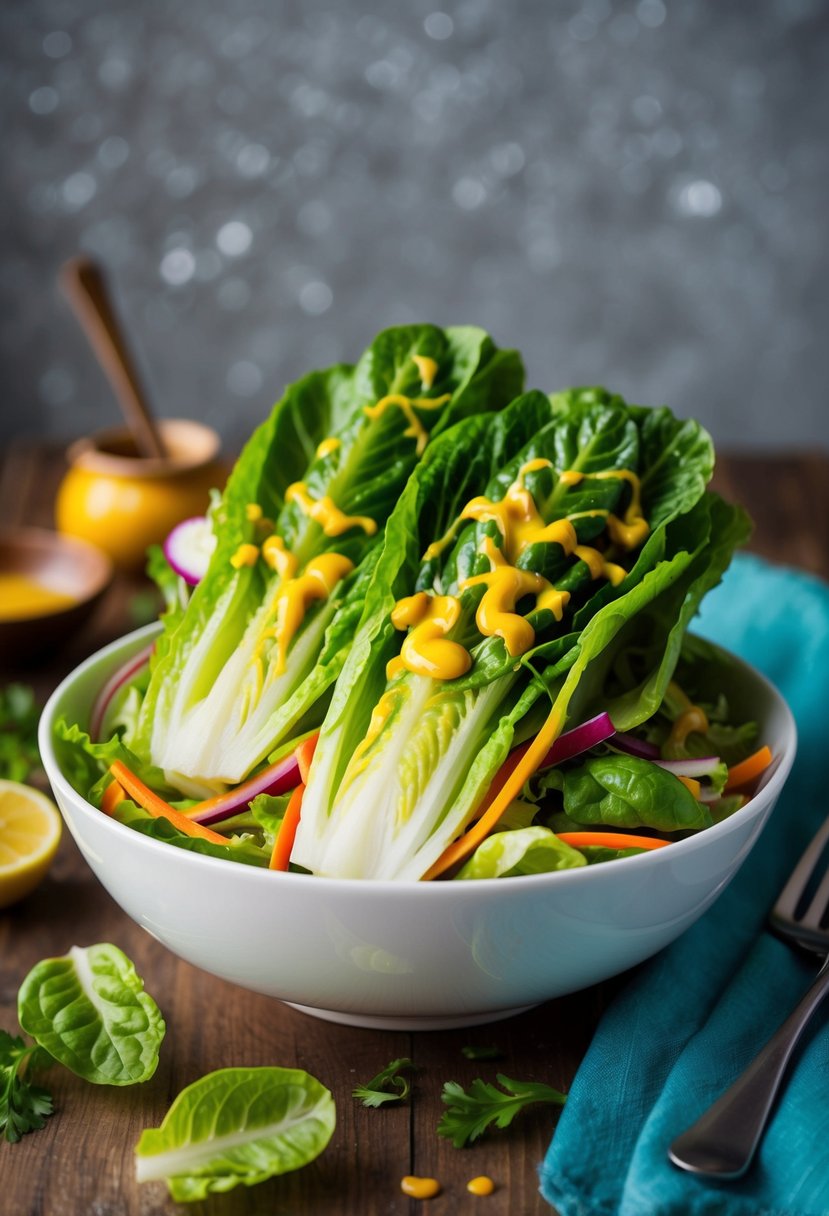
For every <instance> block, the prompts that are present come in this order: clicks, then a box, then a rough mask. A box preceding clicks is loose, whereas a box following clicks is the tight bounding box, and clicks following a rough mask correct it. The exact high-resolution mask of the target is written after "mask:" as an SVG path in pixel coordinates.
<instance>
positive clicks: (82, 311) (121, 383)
mask: <svg viewBox="0 0 829 1216" xmlns="http://www.w3.org/2000/svg"><path fill="white" fill-rule="evenodd" d="M60 284H61V287H62V289H63V292H64V294H65V295H66V297H67V299H68V300H69V303H70V304H71V306H72V310H73V312H74V313H75V316H76V317H77V319H78V321H79V322H80V324H81V326H82V328H83V330H84V333H85V334H86V336H87V338H88V340H89V343H90V345H91V347H92V349H93V350H94V352H95V355H96V357H97V359H98V362H99V363H100V365H101V368H102V369H103V371H104V373H105V375H106V377H107V379H108V380H109V382H110V384H111V385H112V388H113V389H114V391H115V395H116V397H117V398H118V402H119V404H120V406H121V409H122V411H123V413H124V416H125V418H126V420H127V423H128V425H129V428H130V430H131V431H132V434H133V438H134V439H135V444H136V447H137V449H138V452H139V455H141V456H154V457H163V456H166V454H167V453H166V450H165V448H164V443H163V441H162V438H161V436H160V434H159V432H158V427H157V425H156V422H155V419H154V418H153V415H152V411H151V410H150V407H149V404H148V401H147V396H146V394H145V392H144V389H143V387H142V385H141V380H140V377H139V375H138V371H137V368H136V366H135V362H134V360H133V357H132V355H131V353H130V350H129V347H128V346H127V341H126V338H125V336H124V331H123V329H122V327H121V324H120V322H119V321H118V317H117V316H116V313H115V308H114V305H113V302H112V296H111V295H110V292H109V288H108V287H107V283H106V279H105V278H104V275H103V272H102V271H101V269H100V267H99V266H98V265H97V263H95V262H93V261H92V259H91V258H88V257H84V256H81V257H76V258H72V259H71V260H70V261H69V262H67V263H66V264H65V265H64V266H63V267H62V268H61V272H60Z"/></svg>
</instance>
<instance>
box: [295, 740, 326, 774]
mask: <svg viewBox="0 0 829 1216" xmlns="http://www.w3.org/2000/svg"><path fill="white" fill-rule="evenodd" d="M319 737H320V733H319V731H317V733H316V734H315V735H309V736H308V738H307V739H303V741H302V743H300V745H299V747H298V748H297V749H296V751H295V752H294V755H295V756H296V762H297V764H298V765H299V775H300V778H301V779H302V784H303V785H307V784H308V771H309V769H310V768H311V761H312V760H313V758H314V752H315V751H316V750H317V744H318V743H319Z"/></svg>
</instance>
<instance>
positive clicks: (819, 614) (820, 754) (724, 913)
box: [540, 556, 829, 1216]
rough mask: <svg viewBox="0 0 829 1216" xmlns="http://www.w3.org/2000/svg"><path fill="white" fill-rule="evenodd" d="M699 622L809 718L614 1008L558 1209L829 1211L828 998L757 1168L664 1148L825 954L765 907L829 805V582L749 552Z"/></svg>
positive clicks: (546, 1175)
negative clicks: (695, 915)
mask: <svg viewBox="0 0 829 1216" xmlns="http://www.w3.org/2000/svg"><path fill="white" fill-rule="evenodd" d="M694 629H695V631H696V632H698V633H702V634H704V635H705V636H707V637H709V638H711V639H713V640H714V641H716V642H719V643H720V644H721V645H723V646H725V647H727V648H728V649H729V650H732V651H735V652H736V653H737V654H739V655H741V656H743V657H744V658H745V659H747V660H748V661H749V662H750V663H753V664H754V665H755V666H756V667H758V668H759V669H760V670H761V671H762V672H764V673H765V674H766V675H767V676H768V677H769V679H770V680H772V682H773V683H774V684H776V685H777V687H778V688H779V689H780V691H781V692H782V693H783V695H784V696H785V697H786V699H787V700H788V702H789V705H790V706H791V708H792V711H793V713H794V715H795V718H796V720H797V727H798V735H799V745H798V755H797V760H796V762H795V767H794V769H793V771H792V774H791V776H790V778H789V781H788V782H787V784H786V787H785V789H784V791H783V793H782V795H781V797H780V800H779V802H778V804H777V807H776V809H775V811H774V813H773V814H772V816H771V819H770V820H769V822H768V824H767V825H766V828H765V830H764V832H763V834H762V836H761V837H760V840H759V841H758V843H757V845H756V846H755V848H754V849H753V851H752V853H751V854H750V855H749V857H748V860H747V861H746V862H745V864H744V865H743V867H742V869H741V870H740V871H739V873H738V875H737V877H736V878H735V879H734V881H733V882H732V883H731V885H730V886H729V887H727V888H726V891H725V892H724V894H723V895H722V896H721V897H720V898H719V899H718V900H717V902H716V903H715V904H714V905H713V907H712V908H710V909H709V911H708V912H707V913H706V914H705V915H704V916H703V917H702V918H701V919H700V920H699V921H697V923H696V924H695V925H693V926H692V927H691V928H690V929H689V930H688V931H687V932H686V933H685V934H683V936H682V937H681V938H679V939H678V940H677V941H676V942H674V943H673V944H672V945H671V946H668V947H667V948H666V949H665V950H663V951H662V952H661V953H660V954H658V955H657V956H656V957H655V958H653V959H652V960H650V961H649V962H648V963H646V964H645V965H644V966H643V967H641V968H640V969H639V970H637V971H635V972H634V973H633V975H632V977H631V979H630V981H629V982H628V983H627V985H626V986H625V987H624V989H623V990H622V991H621V993H620V994H619V996H618V997H616V998H615V1000H614V1001H613V1003H612V1004H611V1005H610V1007H609V1009H608V1011H607V1013H606V1014H605V1016H604V1017H603V1019H602V1021H601V1023H600V1025H599V1028H598V1030H597V1032H596V1035H595V1038H594V1039H593V1042H592V1044H591V1046H590V1049H589V1051H588V1053H587V1055H586V1057H585V1059H584V1061H583V1063H582V1065H581V1068H580V1069H579V1071H578V1073H577V1075H576V1077H575V1079H574V1082H573V1085H572V1088H571V1092H570V1096H569V1098H568V1100H567V1104H566V1106H565V1108H564V1111H563V1114H562V1117H561V1119H560V1121H559V1124H558V1127H557V1129H556V1133H555V1136H554V1138H553V1142H552V1144H551V1145H550V1148H549V1151H548V1153H547V1157H546V1159H545V1161H544V1162H543V1164H542V1166H541V1168H540V1176H541V1192H542V1194H543V1195H544V1196H545V1198H546V1199H547V1200H548V1201H549V1202H550V1203H551V1204H553V1205H554V1206H555V1207H556V1208H557V1209H558V1210H559V1212H560V1213H561V1216H702V1214H703V1213H704V1214H705V1216H711V1214H712V1213H717V1216H749V1213H750V1214H751V1216H829V1019H827V1016H826V1010H825V1009H824V1010H822V1011H820V1012H819V1013H818V1014H817V1015H816V1017H815V1023H814V1031H813V1033H812V1035H811V1038H810V1040H809V1042H808V1044H807V1046H806V1047H805V1049H804V1050H803V1051H802V1052H801V1053H800V1054H799V1055H798V1057H797V1058H796V1061H795V1067H794V1070H793V1072H792V1073H791V1075H790V1080H789V1082H788V1086H787V1088H786V1090H785V1092H784V1095H783V1097H782V1099H781V1100H780V1102H779V1105H778V1107H777V1111H776V1114H775V1116H774V1118H773V1121H772V1123H771V1126H770V1128H769V1130H768V1131H767V1133H766V1136H765V1139H764V1141H763V1143H762V1145H761V1148H760V1151H759V1154H758V1156H757V1158H756V1159H755V1163H754V1166H753V1167H752V1169H751V1170H750V1171H749V1173H748V1174H747V1175H746V1176H745V1177H744V1178H742V1179H740V1180H739V1181H737V1182H731V1183H716V1182H709V1181H704V1180H700V1179H698V1178H696V1177H695V1176H693V1175H690V1174H686V1173H684V1172H682V1171H680V1170H677V1169H676V1168H675V1167H674V1166H672V1165H670V1163H669V1162H668V1160H667V1157H666V1150H667V1147H668V1145H669V1144H670V1142H671V1141H672V1140H673V1139H674V1137H675V1136H677V1135H678V1134H679V1133H680V1132H681V1131H684V1130H685V1128H687V1127H688V1126H689V1125H690V1124H691V1123H693V1122H694V1120H695V1119H696V1118H697V1117H698V1116H699V1115H700V1114H701V1113H702V1111H703V1110H704V1109H705V1108H706V1107H707V1106H709V1105H710V1103H711V1102H712V1101H713V1100H714V1099H715V1098H716V1097H718V1096H719V1094H720V1093H721V1092H722V1091H723V1090H724V1089H725V1088H726V1087H727V1086H728V1085H729V1084H730V1083H731V1081H733V1080H734V1079H735V1078H736V1077H737V1076H738V1074H739V1073H740V1072H741V1071H742V1069H743V1068H744V1067H745V1065H746V1064H747V1063H748V1062H749V1060H750V1059H751V1058H752V1057H753V1056H754V1055H755V1054H756V1052H757V1051H758V1050H759V1048H760V1047H761V1046H762V1045H763V1043H765V1042H766V1040H767V1039H768V1038H770V1037H771V1035H772V1034H773V1032H774V1031H775V1030H776V1029H777V1027H778V1025H779V1024H780V1023H781V1022H782V1021H783V1020H784V1018H785V1017H786V1016H787V1014H788V1013H790V1012H791V1010H792V1009H793V1008H794V1006H795V1004H796V1003H797V1001H798V999H799V998H800V996H801V995H802V993H803V992H804V991H805V990H806V988H807V987H808V985H809V983H810V982H811V981H812V979H813V978H814V976H815V975H816V974H817V970H818V965H819V964H818V961H817V960H815V961H814V962H813V961H812V960H810V959H809V958H808V956H801V955H799V954H797V953H795V952H794V951H793V950H792V949H791V948H790V947H788V946H786V945H785V944H784V943H782V942H781V941H779V940H777V939H776V938H774V937H772V936H771V935H770V934H769V933H768V932H767V931H766V930H765V917H766V914H767V912H768V910H769V908H770V907H771V905H772V904H773V903H774V900H775V898H776V896H777V893H778V890H779V889H780V888H781V887H782V885H783V883H784V882H785V880H786V878H787V877H788V874H789V872H790V871H791V869H792V868H793V866H794V864H795V862H796V861H797V858H798V857H799V856H800V854H801V852H802V851H803V849H804V848H805V846H806V844H807V843H808V841H809V839H810V838H811V836H812V835H813V834H814V832H815V831H816V830H817V828H818V827H819V825H820V823H821V822H822V821H823V819H824V818H825V817H826V815H827V814H829V782H827V775H826V774H827V762H828V761H829V731H827V727H826V720H827V714H829V586H827V585H825V584H823V583H821V582H820V581H818V580H817V579H814V578H810V577H809V576H808V575H805V574H801V573H799V572H796V571H793V570H788V569H783V568H780V567H774V566H771V565H768V564H767V563H765V562H762V561H760V560H759V559H757V558H753V557H747V556H740V557H738V558H737V559H736V560H735V561H734V563H733V565H732V567H731V569H730V570H729V572H728V574H727V576H726V579H725V581H724V582H723V584H722V585H721V586H720V587H718V588H717V589H716V590H715V591H714V592H712V593H711V595H710V596H709V597H708V598H707V599H706V602H705V608H704V610H703V613H702V616H701V617H700V618H698V620H697V621H696V622H695V625H694ZM617 864H624V863H617Z"/></svg>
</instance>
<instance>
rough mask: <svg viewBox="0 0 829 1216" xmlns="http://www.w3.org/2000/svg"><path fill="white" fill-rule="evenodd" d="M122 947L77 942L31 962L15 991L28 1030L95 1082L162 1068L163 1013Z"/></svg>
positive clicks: (129, 1078)
mask: <svg viewBox="0 0 829 1216" xmlns="http://www.w3.org/2000/svg"><path fill="white" fill-rule="evenodd" d="M143 989H144V982H143V980H142V979H141V978H140V977H139V976H138V975H137V974H136V971H135V967H134V966H133V964H132V963H131V962H130V960H129V959H128V958H127V956H126V955H125V954H124V953H123V952H122V951H121V950H119V949H118V948H117V946H112V945H109V944H108V943H101V944H99V945H96V946H89V947H87V948H86V949H82V948H81V947H80V946H73V947H72V948H71V950H70V951H69V953H68V954H66V955H64V956H63V957H62V958H49V959H44V960H43V961H42V962H40V963H37V964H36V966H34V967H33V968H32V970H31V971H30V972H29V974H28V975H27V976H26V978H25V980H24V981H23V983H22V985H21V987H20V992H19V993H18V997H17V1010H18V1012H17V1017H18V1021H19V1022H20V1025H21V1026H22V1027H23V1029H24V1030H25V1031H26V1032H27V1033H28V1034H30V1035H31V1036H32V1038H33V1039H35V1041H36V1042H37V1043H39V1044H40V1045H41V1047H43V1048H45V1049H46V1051H48V1052H49V1054H50V1055H51V1056H53V1057H54V1058H55V1059H56V1060H57V1061H58V1062H59V1063H61V1064H64V1065H65V1066H66V1067H67V1068H69V1069H70V1070H71V1071H72V1072H74V1073H76V1074H77V1075H78V1076H79V1077H83V1078H84V1079H85V1080H87V1081H92V1082H93V1083H94V1084H96V1085H132V1084H134V1083H135V1082H138V1081H146V1080H148V1078H150V1077H151V1076H152V1075H153V1073H154V1072H155V1070H156V1066H157V1064H158V1052H159V1047H160V1046H161V1040H162V1039H163V1037H164V1030H165V1026H164V1019H163V1018H162V1016H161V1013H160V1011H159V1009H158V1006H157V1005H156V1003H155V1001H154V1000H153V999H152V997H151V996H150V995H149V994H148V993H146V992H144V991H143Z"/></svg>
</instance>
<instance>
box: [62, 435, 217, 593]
mask: <svg viewBox="0 0 829 1216" xmlns="http://www.w3.org/2000/svg"><path fill="white" fill-rule="evenodd" d="M159 430H160V432H161V437H162V440H163V442H164V446H165V448H166V453H167V454H166V455H165V456H164V457H162V458H155V457H145V456H139V455H138V454H137V451H136V448H135V443H134V441H133V439H132V436H131V435H130V433H129V432H128V431H127V430H110V431H101V432H98V433H97V434H95V435H91V436H89V437H88V438H85V439H79V440H78V441H77V442H76V443H74V444H72V446H71V447H70V448H69V450H68V452H67V459H68V462H69V469H68V470H67V472H66V475H65V476H64V478H63V481H62V482H61V485H60V488H59V490H58V494H57V499H56V502H55V520H56V523H57V526H58V529H59V531H61V532H63V533H65V534H67V535H70V536H78V537H80V538H81V539H83V540H87V541H90V542H91V543H92V544H94V545H98V546H99V548H101V549H103V550H104V551H105V552H106V553H108V554H109V556H110V557H111V558H112V560H113V562H114V563H115V565H116V566H117V567H118V568H119V569H121V570H125V571H136V570H140V569H142V567H143V565H144V562H145V560H146V550H147V547H148V546H149V545H152V544H160V543H161V542H162V541H163V540H164V538H165V537H166V535H167V533H168V532H169V531H170V530H171V529H172V528H173V527H175V525H176V524H177V523H180V522H181V520H183V519H188V518H189V517H190V516H193V515H201V514H203V513H204V512H205V511H206V509H207V506H208V504H209V501H210V491H211V489H213V488H215V489H221V488H222V486H223V484H224V481H225V479H226V476H227V469H226V468H225V466H224V464H223V463H222V462H221V461H220V459H219V447H220V440H219V436H218V434H217V433H216V431H214V430H212V429H211V428H210V427H208V426H204V425H203V424H202V423H200V422H192V421H188V420H185V419H168V420H167V421H163V422H161V423H159Z"/></svg>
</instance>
